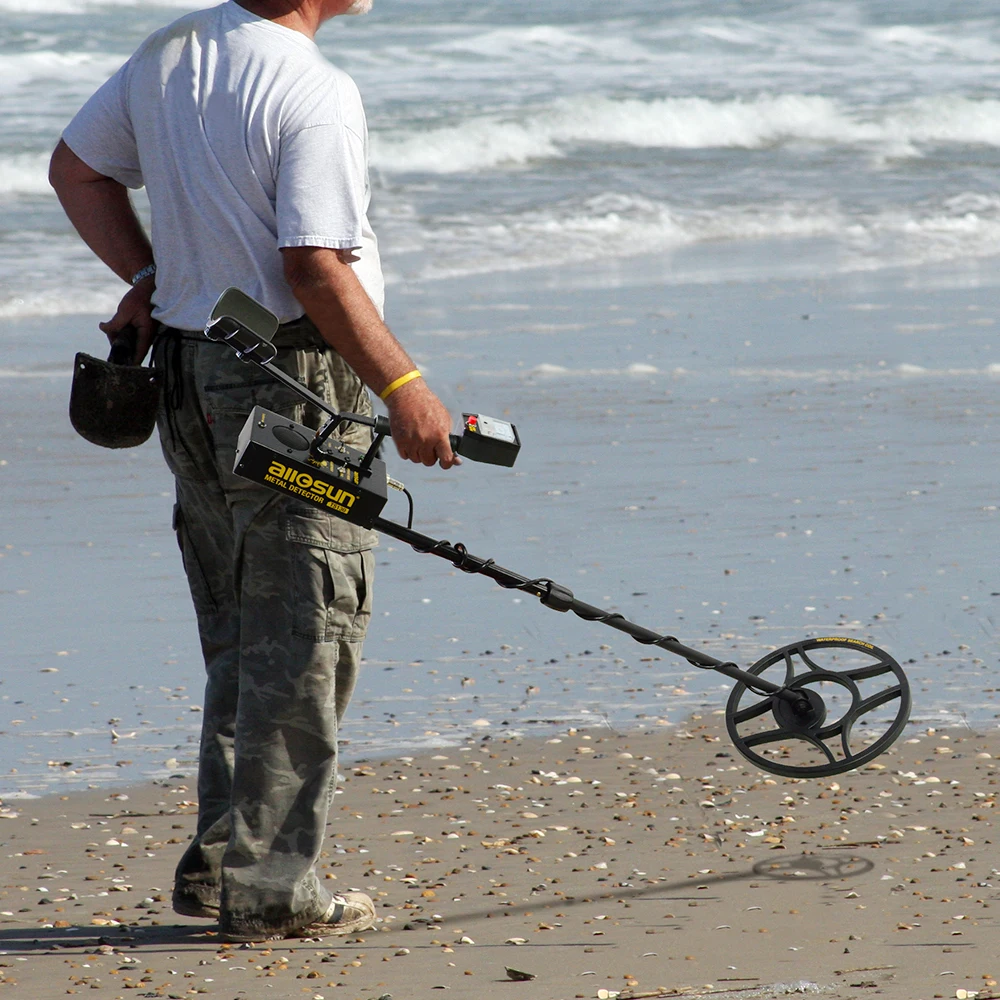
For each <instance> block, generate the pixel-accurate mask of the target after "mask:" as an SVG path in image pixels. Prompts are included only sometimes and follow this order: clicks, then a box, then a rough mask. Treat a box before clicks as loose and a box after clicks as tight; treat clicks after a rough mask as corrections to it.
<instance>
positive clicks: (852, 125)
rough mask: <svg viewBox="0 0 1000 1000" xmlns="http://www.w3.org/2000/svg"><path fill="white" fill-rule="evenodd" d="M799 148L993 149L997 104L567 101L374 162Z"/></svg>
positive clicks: (467, 166)
mask: <svg viewBox="0 0 1000 1000" xmlns="http://www.w3.org/2000/svg"><path fill="white" fill-rule="evenodd" d="M802 142H807V143H813V144H820V145H830V146H843V145H849V146H857V145H861V146H864V147H870V148H871V149H872V150H873V151H874V152H877V153H880V154H881V155H883V156H891V157H908V156H919V155H920V150H919V146H920V145H922V144H939V143H963V144H982V145H985V146H994V147H1000V100H996V99H993V98H985V99H972V98H968V97H963V96H957V95H952V96H936V97H927V98H918V99H916V100H913V101H909V102H905V103H902V104H898V105H892V106H889V107H883V108H880V109H878V110H877V111H867V110H862V109H859V108H852V107H850V106H848V105H845V104H842V103H841V102H839V101H837V100H834V99H832V98H829V97H820V96H815V95H808V94H783V95H777V96H761V97H757V98H756V99H753V100H742V99H741V100H724V101H713V100H708V99H706V98H701V97H685V98H658V99H653V100H639V99H626V100H616V99H612V98H606V97H605V98H599V97H572V98H563V99H559V100H557V101H555V102H553V103H552V104H551V106H549V107H548V108H545V109H541V110H536V111H534V112H529V113H526V114H523V115H522V116H521V117H520V118H514V117H512V116H508V117H498V116H495V115H490V116H480V117H474V118H470V119H468V120H467V121H464V122H462V123H460V124H456V125H450V126H446V127H441V128H435V129H428V130H424V131H416V130H397V131H394V132H388V133H379V132H376V133H375V134H374V135H373V136H372V157H373V161H374V163H375V164H376V165H377V166H379V167H380V168H382V169H384V170H388V171H392V172H399V173H402V172H407V171H409V172H426V173H441V174H449V173H459V172H464V171H469V170H486V169H493V168H496V167H500V166H504V165H511V164H513V165H517V164H524V163H527V162H528V161H531V160H539V159H552V158H559V157H562V156H564V155H565V151H566V148H567V147H570V146H577V145H581V144H594V145H607V144H620V145H626V146H634V147H645V148H664V149H709V148H728V149H761V148H764V147H767V146H775V145H781V144H787V143H802Z"/></svg>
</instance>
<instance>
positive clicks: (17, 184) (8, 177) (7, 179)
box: [0, 153, 52, 195]
mask: <svg viewBox="0 0 1000 1000" xmlns="http://www.w3.org/2000/svg"><path fill="white" fill-rule="evenodd" d="M48 166H49V154H48V153H22V154H20V155H15V156H0V195H11V194H15V195H17V194H48V193H50V192H51V190H52V189H51V188H50V187H49V182H48Z"/></svg>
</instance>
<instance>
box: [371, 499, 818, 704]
mask: <svg viewBox="0 0 1000 1000" xmlns="http://www.w3.org/2000/svg"><path fill="white" fill-rule="evenodd" d="M373 527H374V528H375V529H376V530H377V531H381V532H384V533H385V534H387V535H390V536H391V537H393V538H397V539H399V541H401V542H405V543H406V544H407V545H410V546H411V547H412V548H414V549H415V550H416V551H417V552H429V553H431V554H433V555H436V556H440V557H441V558H442V559H447V560H448V561H449V562H450V563H451V564H452V565H453V566H455V567H456V568H458V569H460V570H462V571H463V572H464V573H478V574H480V575H482V576H488V577H489V578H490V579H491V580H495V581H496V582H497V583H498V584H500V586H501V587H504V588H506V589H508V590H520V591H523V592H524V593H526V594H531V595H532V596H533V597H537V598H538V599H539V600H540V601H541V602H542V604H544V605H545V606H546V607H547V608H552V609H553V610H554V611H572V612H573V614H575V615H576V616H577V617H578V618H582V619H584V621H588V622H600V624H602V625H607V626H609V627H610V628H613V629H617V630H618V631H619V632H624V633H625V634H626V635H630V636H631V637H632V638H633V639H635V641H636V642H638V643H642V645H644V646H658V647H660V649H665V650H667V652H668V653H673V654H675V655H676V656H683V657H684V658H685V659H686V660H687V661H688V662H689V663H691V664H692V665H694V666H696V667H701V668H703V669H708V670H716V671H718V672H719V673H721V674H725V675H726V676H727V677H731V678H732V679H733V680H736V681H742V682H743V683H744V684H746V686H747V687H749V688H751V689H752V690H755V691H757V692H759V693H761V694H769V695H777V696H778V697H780V698H784V699H787V700H788V701H790V702H799V701H801V700H802V699H803V695H802V693H801V692H799V691H795V690H789V689H787V688H784V687H782V686H781V685H778V684H775V683H773V682H772V681H769V680H767V679H765V678H763V677H758V676H757V675H756V674H751V673H749V672H748V671H746V670H741V669H740V668H739V667H738V666H737V665H736V664H735V663H727V662H725V661H723V660H719V659H716V658H715V657H714V656H709V655H708V654H707V653H703V652H701V651H700V650H697V649H692V648H691V647H690V646H685V645H684V644H683V643H681V642H678V640H677V639H676V638H674V636H672V635H661V634H660V633H659V632H653V631H652V630H650V629H648V628H643V626H641V625H636V624H635V622H630V621H629V620H628V619H627V618H626V617H625V616H624V615H621V614H619V613H618V612H616V611H606V610H604V609H603V608H598V607H595V606H594V605H592V604H585V603H584V602H583V601H580V600H578V599H577V598H576V597H574V596H573V591H571V590H570V589H569V588H568V587H564V586H562V585H561V584H558V583H555V582H554V581H552V580H549V579H545V578H538V579H534V580H531V579H528V577H526V576H521V575H520V574H519V573H514V572H513V571H512V570H509V569H505V568H504V567H503V566H498V565H497V564H496V563H495V562H494V561H493V560H492V559H484V558H482V557H481V556H475V555H473V554H472V553H471V552H469V551H468V550H467V549H466V548H465V546H464V545H463V544H462V543H461V542H456V543H455V544H454V545H452V543H451V542H448V541H444V540H441V539H437V538H431V537H430V535H424V534H421V533H420V532H419V531H414V530H413V529H412V528H404V527H403V525H401V524H397V523H396V522H395V521H388V520H386V519H385V518H382V517H379V518H376V519H375V523H374V525H373Z"/></svg>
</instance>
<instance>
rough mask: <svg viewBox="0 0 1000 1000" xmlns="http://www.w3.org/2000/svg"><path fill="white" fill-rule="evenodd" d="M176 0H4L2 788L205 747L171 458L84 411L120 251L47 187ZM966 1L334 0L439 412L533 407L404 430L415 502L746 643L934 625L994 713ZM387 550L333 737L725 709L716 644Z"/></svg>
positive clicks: (652, 610) (985, 162)
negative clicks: (96, 252) (409, 442)
mask: <svg viewBox="0 0 1000 1000" xmlns="http://www.w3.org/2000/svg"><path fill="white" fill-rule="evenodd" d="M983 6H985V5H983ZM185 9H188V8H187V5H184V4H177V5H173V6H170V7H167V6H160V5H151V4H97V3H90V2H86V0H84V2H80V0H32V2H30V3H29V2H27V0H23V2H22V0H0V207H2V210H0V339H2V345H3V346H2V350H3V354H2V357H0V426H2V429H3V434H4V437H3V443H2V445H0V463H5V464H0V490H2V501H3V502H2V506H0V510H2V513H0V554H2V556H3V558H2V559H0V625H2V634H3V653H2V657H3V678H2V681H3V683H2V685H0V773H3V774H6V772H8V771H11V770H12V769H16V771H17V773H16V774H6V776H5V777H4V778H3V780H2V781H0V791H5V792H8V791H16V790H18V789H24V790H27V791H37V790H39V789H40V788H42V787H45V786H47V785H49V786H51V785H55V784H60V783H71V782H91V781H98V780H100V781H105V780H111V779H118V780H133V779H135V778H137V777H141V776H144V775H148V774H150V773H155V772H156V771H157V770H158V769H159V770H163V769H166V770H167V771H173V770H178V769H180V770H186V771H190V766H191V757H192V752H193V746H194V742H195V741H196V738H197V722H198V712H197V710H196V708H197V706H198V704H199V703H200V686H201V680H200V666H199V662H198V656H197V650H196V641H195V635H194V629H193V623H192V616H191V612H190V609H189V606H188V597H187V594H186V591H185V584H184V581H183V578H182V575H181V572H180V568H179V563H178V559H177V556H176V552H175V546H174V542H173V539H172V537H171V536H170V531H169V525H168V521H169V510H170V505H171V501H170V496H169V494H170V490H171V484H170V482H169V479H168V477H167V475H166V473H165V471H164V469H163V467H162V463H161V461H160V459H159V456H158V453H157V449H156V446H155V445H153V444H150V445H148V446H146V447H144V448H143V449H139V450H137V451H135V452H128V453H122V454H111V453H106V452H101V451H100V450H99V449H95V448H92V447H90V446H88V445H85V444H84V443H83V442H81V441H80V440H79V439H77V438H75V436H74V435H73V433H72V431H71V430H70V428H69V426H68V423H67V421H66V418H65V403H66V394H67V392H68V371H69V367H70V363H71V360H72V356H73V353H74V352H75V351H76V350H78V349H90V350H92V351H97V350H99V347H100V344H101V340H100V339H99V338H98V337H97V335H96V330H95V323H96V320H97V318H98V317H99V316H102V315H105V314H106V312H107V310H109V309H110V308H111V307H112V306H113V304H114V302H115V301H116V300H117V297H118V295H119V293H120V287H119V285H118V283H117V280H116V279H114V278H113V277H112V276H110V275H109V274H107V273H106V272H105V271H104V270H103V269H102V266H101V265H100V264H99V263H98V262H96V261H93V260H91V259H90V257H89V255H88V252H87V251H86V250H85V248H83V247H82V245H81V244H80V243H79V241H78V240H77V238H76V237H75V235H74V234H73V233H72V232H71V231H70V229H69V227H68V225H67V224H66V222H65V221H64V219H63V218H62V215H61V213H60V211H59V209H58V206H57V205H56V204H55V202H54V199H53V198H52V196H51V195H50V193H49V192H48V190H47V187H46V184H45V161H46V158H47V154H48V151H49V150H50V149H51V147H52V145H53V144H54V143H55V141H56V139H57V138H58V134H59V131H60V129H61V127H62V125H63V124H64V123H65V122H66V121H67V120H68V118H69V117H70V116H71V115H72V113H73V112H74V110H75V109H76V107H78V106H79V104H81V103H82V101H83V100H84V99H85V98H86V97H87V96H88V95H89V93H90V92H91V91H92V90H93V89H94V88H96V86H97V85H99V83H100V82H101V81H102V80H103V79H104V78H105V77H106V76H107V75H108V74H110V73H111V72H112V71H113V70H114V69H115V68H116V67H117V65H119V64H120V62H121V61H122V60H123V59H124V58H126V57H127V55H128V53H129V52H130V51H131V49H132V48H133V47H134V46H135V44H137V42H138V41H139V40H141V38H142V37H143V36H144V35H145V34H146V33H147V32H148V31H150V30H152V29H153V28H155V27H157V26H159V25H160V24H162V23H164V22H165V21H166V20H168V19H169V18H171V17H173V16H175V15H176V14H177V13H179V12H181V11H183V10H185ZM981 9H983V8H982V7H981V6H980V5H973V6H972V7H969V6H966V5H942V4H937V3H935V4H932V3H909V4H902V5H898V4H897V5H886V4H881V3H877V2H874V0H873V2H868V3H836V4H831V3H809V2H798V3H795V2H793V3H780V4H777V3H713V4H705V3H670V4H664V3H662V2H660V0H655V2H654V0H623V2H620V3H616V4H608V3H605V2H580V0H575V2H569V0H566V2H562V0H560V2H556V0H550V2H547V3H522V2H517V0H502V2H495V3H478V4H468V3H464V2H458V0H376V10H375V12H374V13H373V14H372V15H370V16H369V17H367V18H357V19H351V20H347V19H344V20H343V22H341V21H335V22H333V23H332V24H330V25H327V26H326V27H325V28H324V29H323V30H322V31H321V34H320V36H319V41H320V43H321V46H322V48H323V49H324V51H325V52H327V54H328V55H329V56H330V57H331V58H333V59H335V60H336V61H338V62H339V63H341V64H342V65H343V66H344V67H345V68H346V69H348V70H349V71H350V72H351V73H352V74H353V75H354V76H355V77H356V79H357V80H358V83H359V85H360V86H361V89H362V92H363V94H364V96H365V99H366V103H367V106H368V109H369V124H370V128H371V132H372V136H373V183H374V190H375V204H374V212H373V221H374V222H375V224H376V226H377V228H378V231H379V233H380V237H381V242H382V248H383V253H384V258H385V263H386V268H387V272H388V275H389V277H390V282H391V283H390V290H389V319H390V321H391V323H392V325H393V326H394V328H395V329H396V330H397V332H398V333H399V334H400V336H401V337H402V338H403V339H404V341H405V342H406V343H407V344H408V345H409V346H410V347H411V348H412V350H413V351H414V352H415V353H416V355H417V357H418V359H419V361H420V363H421V367H423V368H424V369H425V370H426V371H427V373H428V377H429V378H431V379H432V380H433V383H434V385H435V387H436V388H437V389H438V390H439V391H440V392H441V394H442V395H443V396H444V397H445V399H446V401H447V402H448V403H449V405H450V406H451V407H452V408H453V409H454V410H455V411H459V410H461V409H463V408H464V409H468V410H483V411H485V412H493V413H496V414H497V415H509V418H510V419H513V420H514V421H515V422H516V423H517V424H518V426H519V427H520V429H521V432H522V436H523V439H524V441H525V447H524V450H523V452H522V456H521V458H520V459H519V462H518V465H517V467H516V469H515V470H513V471H503V470H494V469H484V468H481V467H475V466H472V465H471V464H467V465H466V466H465V467H464V468H463V469H462V470H460V471H458V472H456V473H453V474H442V473H435V472H427V471H424V470H422V469H416V468H409V467H405V468H404V467H401V466H400V463H396V464H395V465H394V467H393V471H394V474H396V475H398V476H399V477H400V478H403V479H404V480H406V481H407V483H408V484H409V485H410V486H411V488H412V489H413V490H414V492H415V494H416V496H417V521H418V525H420V526H422V527H424V528H425V529H426V530H428V531H430V532H432V533H434V532H438V533H441V534H444V535H446V536H448V537H450V538H451V539H452V540H462V541H465V542H466V543H467V544H468V545H469V547H470V549H471V550H472V551H473V552H477V553H479V554H482V555H492V556H494V557H496V558H497V559H498V561H500V562H501V563H503V564H505V565H507V566H509V567H510V568H512V569H514V570H516V571H519V572H523V573H525V574H527V575H529V576H533V575H547V576H552V577H553V578H555V579H557V580H560V581H561V582H564V583H566V584H568V585H570V586H572V587H573V588H574V589H575V590H576V591H577V593H578V594H579V595H580V596H581V597H583V598H584V599H585V600H589V601H591V602H593V603H597V604H607V605H609V606H615V607H618V608H619V609H621V610H622V611H624V612H625V613H626V614H628V615H630V616H633V617H634V618H635V619H637V620H638V621H639V622H640V623H642V624H645V625H649V626H650V627H653V628H657V629H663V630H664V631H670V632H672V633H674V634H677V635H678V636H679V637H680V638H682V639H683V640H685V641H688V642H691V643H693V644H700V643H702V642H703V641H707V642H708V643H709V648H711V649H713V651H716V650H719V651H721V650H725V651H726V652H725V654H724V655H726V656H730V655H731V656H733V657H734V658H737V659H740V660H741V661H744V662H745V661H748V660H749V661H752V660H753V659H755V658H756V657H757V656H759V655H760V654H761V653H762V651H763V650H764V649H766V648H767V647H768V646H772V645H779V644H781V643H784V642H790V641H793V640H795V639H797V638H799V637H800V636H801V635H803V634H820V633H829V632H834V633H842V632H843V633H846V634H850V635H862V636H865V637H867V638H869V639H871V640H873V641H875V642H876V643H878V644H879V645H882V646H885V647H886V648H887V649H889V650H890V651H891V652H892V653H893V654H894V655H896V656H897V657H898V658H899V659H900V660H904V661H906V660H909V659H913V660H915V661H916V662H915V663H913V664H909V666H908V668H909V669H910V670H911V672H912V674H913V677H914V679H915V681H916V682H917V683H916V685H915V687H916V695H917V710H916V713H915V714H916V717H917V718H918V719H919V720H921V722H922V723H924V724H933V723H934V722H935V721H938V720H941V721H945V722H956V721H960V720H961V719H962V718H963V713H964V717H966V718H967V720H968V721H969V723H970V724H972V725H985V724H992V719H993V715H994V711H993V709H994V705H993V696H994V689H995V688H996V687H998V686H1000V685H998V683H997V677H996V671H997V664H998V656H997V653H998V650H997V635H996V626H995V606H996V602H997V600H998V598H997V596H996V593H997V592H998V591H1000V580H997V579H996V576H995V572H994V564H995V561H996V560H995V552H996V545H995V544H994V536H995V531H996V517H997V513H996V505H997V502H998V500H997V492H996V485H995V480H996V476H995V469H996V466H997V462H996V453H997V432H996V414H997V406H996V387H997V379H998V378H1000V374H998V373H1000V369H998V367H997V366H998V365H1000V344H998V343H997V337H996V332H995V331H996V326H995V323H996V321H997V318H998V317H997V315H996V312H995V310H994V308H993V307H994V302H995V299H996V285H997V279H996V274H995V262H996V253H997V250H998V233H1000V228H998V219H1000V213H998V206H1000V197H998V190H997V184H996V176H997V167H998V165H1000V164H998V162H997V161H998V158H1000V157H998V152H1000V139H998V136H1000V129H998V128H997V125H998V123H1000V102H998V100H997V97H996V90H997V82H998V75H1000V69H998V66H1000V60H998V58H997V57H998V55H1000V14H996V15H994V14H986V15H983V14H981V13H979V11H980V10H981ZM140 202H141V199H140ZM394 514H395V516H397V517H402V516H403V515H404V511H403V510H402V508H401V507H400V508H398V509H396V510H395V511H394ZM2 546H6V547H5V548H4V547H2ZM379 562H380V564H381V565H380V567H379V574H380V575H379V582H378V595H377V599H378V601H379V608H378V614H377V620H376V622H375V624H374V626H373V629H372V633H371V638H370V640H369V642H368V645H367V647H366V652H367V655H368V658H369V666H368V669H367V671H366V675H365V680H364V683H363V685H362V687H361V689H360V690H359V692H358V696H357V698H356V699H355V702H354V705H353V706H352V713H351V720H350V723H349V726H348V728H347V731H346V732H345V736H347V737H348V738H349V739H350V740H351V741H352V742H351V746H350V748H349V752H350V753H352V754H358V753H369V752H376V751H378V752H385V751H387V750H389V749H391V748H392V747H396V746H401V745H407V746H412V745H415V744H418V743H420V742H422V741H436V740H439V739H454V738H461V736H462V735H463V734H464V733H467V732H469V731H475V732H488V731H498V730H500V729H503V728H507V729H509V728H512V727H518V726H520V727H522V728H523V727H526V728H529V729H530V728H533V727H537V726H538V725H539V723H538V722H537V721H532V720H545V719H557V720H561V721H562V723H563V724H565V723H566V722H571V721H574V720H581V721H586V720H590V721H591V722H592V723H593V722H594V721H595V720H596V721H597V723H598V724H601V725H604V724H608V725H614V726H627V725H633V724H635V723H636V721H647V722H651V721H653V720H654V719H655V718H661V717H662V718H668V719H679V718H681V717H682V716H683V714H684V713H685V712H686V711H688V710H690V709H691V708H694V707H698V706H700V705H703V704H704V705H706V706H707V708H708V710H717V709H720V708H721V707H722V706H723V705H724V703H725V691H724V690H723V688H722V687H721V678H719V677H717V676H716V675H713V674H695V673H694V672H693V671H692V670H690V669H689V668H688V667H687V666H686V664H684V663H683V662H679V661H671V660H670V659H669V658H666V657H665V658H664V659H662V660H644V659H643V657H646V656H647V655H648V650H644V649H642V648H640V647H638V646H636V645H635V644H632V643H630V642H629V641H628V640H627V639H624V638H622V637H619V636H618V635H617V634H615V633H613V632H611V631H610V630H608V629H601V628H600V627H599V626H595V625H587V624H585V623H582V622H580V621H579V620H577V619H572V618H567V617H566V616H561V615H556V614H553V613H552V612H551V611H548V610H545V609H543V608H541V607H539V606H538V605H537V604H536V603H534V602H532V601H531V600H530V599H528V598H524V600H523V601H521V602H520V603H515V602H516V601H517V600H518V598H517V596H516V595H512V594H510V593H507V592H502V591H499V590H497V589H496V588H494V587H493V586H492V585H491V584H489V583H488V582H487V581H484V580H482V579H477V578H468V577H465V576H463V575H462V574H459V573H457V571H453V570H452V569H451V568H450V567H448V566H447V565H446V564H444V563H442V562H440V561H436V560H433V559H432V558H431V557H429V556H417V555H416V554H413V553H411V552H409V551H407V550H405V549H404V548H403V547H402V546H399V545H397V544H395V543H392V542H391V540H386V541H384V543H383V548H382V549H381V552H380V557H379ZM605 645H606V646H609V647H610V648H602V646H605ZM487 650H488V651H489V652H488V653H487ZM720 655H722V654H721V653H720ZM529 689H530V690H529ZM535 689H537V690H535ZM683 692H687V693H686V694H685V693H683ZM192 709H195V710H192ZM637 716H639V717H645V719H639V720H637ZM504 723H507V726H506V727H505V726H504ZM112 731H113V732H114V733H117V734H118V738H117V742H114V741H113V740H114V736H113V732H112ZM70 734H75V735H70ZM125 761H129V762H130V763H124V762H125ZM119 762H122V763H120V766H119Z"/></svg>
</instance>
